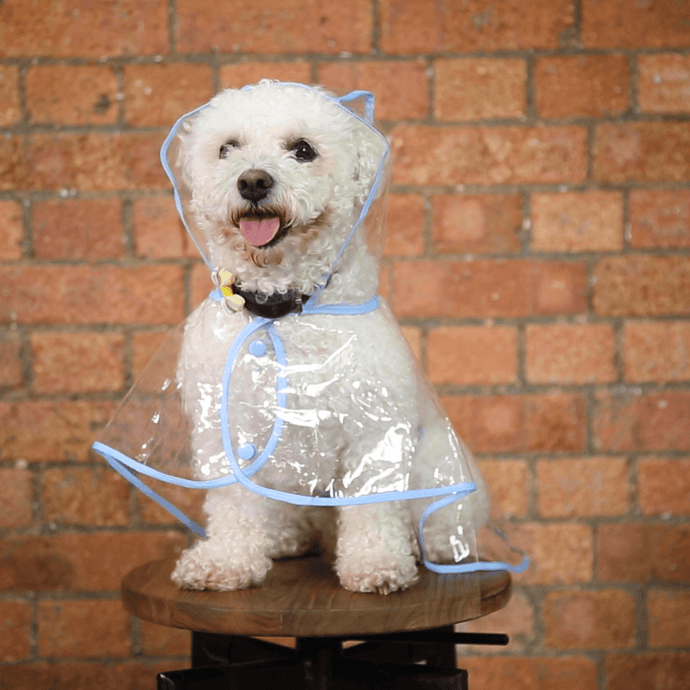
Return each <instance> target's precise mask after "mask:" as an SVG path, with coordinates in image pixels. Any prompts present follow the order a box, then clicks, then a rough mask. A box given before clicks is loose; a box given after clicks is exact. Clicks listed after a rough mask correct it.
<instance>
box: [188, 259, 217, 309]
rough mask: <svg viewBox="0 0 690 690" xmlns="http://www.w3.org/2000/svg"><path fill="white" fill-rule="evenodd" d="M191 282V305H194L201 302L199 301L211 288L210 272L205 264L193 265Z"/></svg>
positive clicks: (204, 297) (202, 299)
mask: <svg viewBox="0 0 690 690" xmlns="http://www.w3.org/2000/svg"><path fill="white" fill-rule="evenodd" d="M191 284H192V288H191V295H192V298H191V299H192V307H196V306H197V305H198V304H201V302H203V301H204V300H205V299H206V298H207V297H208V294H209V292H211V290H213V283H212V282H211V274H210V273H209V270H208V267H207V266H206V265H205V264H202V263H198V264H195V265H194V266H193V268H192V279H191Z"/></svg>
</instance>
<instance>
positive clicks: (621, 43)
mask: <svg viewBox="0 0 690 690" xmlns="http://www.w3.org/2000/svg"><path fill="white" fill-rule="evenodd" d="M689 21H690V8H689V7H688V6H687V5H686V4H685V3H678V2H675V0H655V1H654V2H637V3H616V2H599V1H598V0H584V3H583V7H582V41H583V43H584V45H585V47H586V48H635V49H639V48H671V47H684V46H685V47H686V46H690V32H688V30H687V25H688V22H689Z"/></svg>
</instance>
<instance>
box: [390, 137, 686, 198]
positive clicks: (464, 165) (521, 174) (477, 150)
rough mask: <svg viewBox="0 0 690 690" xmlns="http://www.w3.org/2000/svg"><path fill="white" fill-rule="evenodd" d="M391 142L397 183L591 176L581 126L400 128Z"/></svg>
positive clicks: (555, 180)
mask: <svg viewBox="0 0 690 690" xmlns="http://www.w3.org/2000/svg"><path fill="white" fill-rule="evenodd" d="M391 138H392V147H393V156H394V160H395V167H394V172H393V180H394V181H395V182H397V183H399V184H417V185H455V184H486V185H490V184H521V183H522V184H530V183H559V182H579V181H582V180H584V179H585V176H586V173H587V153H586V138H587V137H586V130H585V129H584V128H583V127H578V126H560V127H476V128H467V127H443V128H437V127H430V126H425V125H416V126H410V125H401V126H399V127H396V128H395V129H394V130H393V132H392V133H391ZM681 167H683V166H681Z"/></svg>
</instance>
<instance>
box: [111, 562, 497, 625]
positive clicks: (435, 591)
mask: <svg viewBox="0 0 690 690" xmlns="http://www.w3.org/2000/svg"><path fill="white" fill-rule="evenodd" d="M174 564H175V560H174V559H164V560H160V561H152V562H150V563H145V564H144V565H141V566H139V567H137V568H135V569H134V570H132V571H130V572H129V573H128V574H127V575H126V576H125V577H124V579H123V581H122V598H123V603H124V606H125V608H126V609H127V610H128V611H129V612H130V613H132V614H133V615H135V616H136V617H137V618H142V619H143V620H147V621H150V622H153V623H158V624H159V625H166V626H169V627H175V628H185V629H188V630H195V631H199V632H213V633H222V634H226V635H250V636H266V635H271V636H278V637H281V636H288V637H322V636H323V637H328V636H334V637H347V636H350V637H354V638H356V637H357V636H358V635H375V634H379V633H390V632H402V631H407V630H426V629H429V628H436V627H439V626H442V625H450V624H452V623H459V622H461V621H466V620H470V619H472V618H480V617H481V616H485V615H487V614H489V613H492V612H493V611H497V610H498V609H501V608H503V607H504V606H505V605H506V604H507V603H508V600H509V599H510V592H511V579H510V575H509V573H507V572H505V571H497V572H488V573H470V574H467V575H461V576H460V575H452V576H450V575H437V574H435V573H432V572H430V571H428V570H426V569H425V568H420V580H419V582H418V583H417V584H416V585H415V586H414V587H411V588H410V589H408V590H406V591H404V592H394V593H393V594H388V595H387V596H383V595H379V594H361V593H353V592H348V591H347V590H346V589H343V588H342V587H341V585H340V583H339V582H338V579H337V577H336V576H335V574H334V573H333V571H332V569H331V566H330V564H329V563H328V562H326V561H325V560H322V559H321V558H320V557H309V558H296V559H290V560H284V561H277V562H276V563H275V564H274V566H273V569H272V570H271V571H270V572H269V574H268V577H267V578H266V582H265V584H264V586H263V587H255V588H252V589H245V590H241V591H238V592H205V591H193V590H182V589H179V588H178V587H177V586H176V585H175V584H173V582H172V581H171V580H170V574H171V572H172V569H173V567H174Z"/></svg>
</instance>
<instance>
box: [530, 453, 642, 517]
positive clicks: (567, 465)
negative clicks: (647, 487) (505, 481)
mask: <svg viewBox="0 0 690 690" xmlns="http://www.w3.org/2000/svg"><path fill="white" fill-rule="evenodd" d="M537 482H538V487H539V489H538V490H539V497H538V505H539V513H540V515H543V516H544V517H582V516H596V515H606V516H611V515H621V514H623V513H626V512H627V511H628V510H629V508H630V487H629V484H628V482H629V477H628V461H627V460H626V459H624V458H609V457H590V458H578V459H574V460H540V461H539V462H538V463H537Z"/></svg>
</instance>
